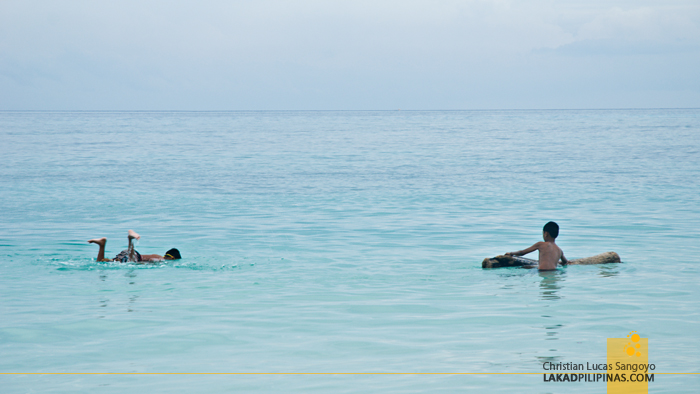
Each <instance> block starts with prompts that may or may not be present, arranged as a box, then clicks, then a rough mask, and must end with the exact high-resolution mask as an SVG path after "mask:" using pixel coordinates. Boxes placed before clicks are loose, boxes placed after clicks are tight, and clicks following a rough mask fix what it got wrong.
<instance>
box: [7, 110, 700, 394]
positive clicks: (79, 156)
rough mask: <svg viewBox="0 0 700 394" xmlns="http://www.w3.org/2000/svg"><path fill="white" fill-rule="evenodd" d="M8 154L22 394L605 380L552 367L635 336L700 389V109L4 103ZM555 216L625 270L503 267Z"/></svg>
mask: <svg viewBox="0 0 700 394" xmlns="http://www.w3.org/2000/svg"><path fill="white" fill-rule="evenodd" d="M0 157H1V158H2V160H1V162H0V212H1V213H2V214H1V215H0V356H1V357H0V387H1V389H0V391H2V392H3V393H125V392H137V393H138V392H148V393H192V392H202V393H205V392H206V393H229V392H245V393H368V392H370V393H464V392H474V393H486V392H490V393H596V392H597V393H605V392H606V384H605V383H601V382H585V381H584V382H581V381H578V382H545V381H544V379H543V378H544V377H545V376H546V375H545V373H546V372H547V371H545V370H544V368H545V364H546V363H554V364H557V363H562V364H566V363H581V364H584V365H585V364H586V363H588V364H598V363H606V357H607V356H606V355H607V353H606V352H607V348H606V346H607V339H608V338H626V337H628V336H629V335H630V334H631V333H633V332H636V333H638V334H639V335H640V336H641V337H643V338H648V344H649V345H648V347H649V349H648V360H649V363H650V364H652V363H653V364H654V367H655V369H654V370H653V371H650V373H654V375H655V377H654V381H653V382H649V383H648V389H649V392H650V393H651V392H653V393H696V392H697V387H698V385H700V375H699V374H698V373H700V356H698V354H700V345H699V344H698V343H699V342H698V340H697V336H698V333H700V301H699V300H700V286H699V285H698V284H699V282H700V257H699V256H700V231H699V226H700V109H620V110H500V111H486V110H484V111H228V112H226V111H224V112H172V111H162V112H147V111H146V112H110V111H105V112H99V111H98V112H51V111H48V112H42V111H29V112H13V111H1V112H0ZM550 220H552V221H555V222H557V223H558V224H559V226H560V229H561V230H560V233H559V237H558V238H557V243H558V245H559V246H560V247H561V248H562V250H563V251H564V253H565V255H566V256H567V257H568V258H570V259H571V258H577V257H587V256H592V255H595V254H598V253H603V252H607V251H615V252H617V253H618V254H619V255H620V257H621V260H622V263H620V264H606V265H591V266H568V267H561V268H559V269H557V270H556V271H551V272H538V271H537V270H533V269H522V268H501V269H482V266H481V262H482V260H483V259H484V258H487V257H493V256H495V255H499V254H503V253H505V252H510V251H515V250H520V249H524V248H526V247H528V246H530V245H532V244H533V243H535V242H537V241H540V240H541V239H542V227H543V225H544V224H545V223H546V222H548V221H550ZM128 230H134V231H136V232H137V233H139V234H140V235H141V238H140V240H138V242H137V243H136V249H137V250H138V251H139V252H140V253H141V254H161V255H162V254H164V253H165V252H166V251H167V250H168V249H170V248H173V247H175V248H178V249H179V250H180V252H181V254H182V256H183V258H182V259H181V260H176V261H166V262H161V263H155V264H145V265H144V264H135V263H116V262H97V261H96V259H95V258H96V256H97V251H98V247H97V246H96V245H93V244H88V243H87V240H89V239H92V238H99V237H106V238H107V244H106V250H107V253H106V255H107V257H113V256H114V255H116V254H117V253H119V252H120V251H121V250H123V249H126V247H127V231H128ZM532 257H533V258H535V259H536V258H537V255H536V253H533V255H532Z"/></svg>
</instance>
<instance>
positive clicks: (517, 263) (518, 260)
mask: <svg viewBox="0 0 700 394" xmlns="http://www.w3.org/2000/svg"><path fill="white" fill-rule="evenodd" d="M619 262H620V256H619V255H618V254H617V253H615V252H605V253H601V254H597V255H595V256H591V257H584V258H582V259H573V260H569V264H568V265H589V264H610V263H619ZM537 265H538V262H537V260H532V259H526V258H525V257H520V256H503V255H499V256H496V257H492V258H485V259H484V261H483V262H482V263H481V268H502V267H523V268H537Z"/></svg>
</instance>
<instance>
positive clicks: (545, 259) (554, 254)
mask: <svg viewBox="0 0 700 394" xmlns="http://www.w3.org/2000/svg"><path fill="white" fill-rule="evenodd" d="M558 235H559V225H558V224H556V223H554V222H549V223H547V224H545V225H544V228H543V229H542V238H544V242H538V243H536V244H534V245H532V246H530V247H529V248H527V249H523V250H519V251H517V252H510V253H506V256H523V255H526V254H528V253H530V252H534V251H535V250H538V251H539V252H540V258H539V262H540V264H539V269H540V270H541V271H548V270H554V269H557V263H558V262H559V259H561V262H562V264H568V263H569V261H568V260H567V259H566V257H564V252H562V251H561V249H559V246H557V244H556V243H554V240H555V239H556V238H557V236H558Z"/></svg>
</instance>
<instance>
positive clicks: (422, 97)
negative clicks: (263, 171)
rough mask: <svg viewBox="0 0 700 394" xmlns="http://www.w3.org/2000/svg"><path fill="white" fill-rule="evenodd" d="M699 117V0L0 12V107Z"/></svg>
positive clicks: (94, 4) (3, 5) (479, 0)
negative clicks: (571, 111) (598, 111)
mask: <svg viewBox="0 0 700 394" xmlns="http://www.w3.org/2000/svg"><path fill="white" fill-rule="evenodd" d="M698 107H700V1H698V0H689V1H680V0H664V1H646V0H636V1H629V0H606V1H600V0H581V1H579V0H571V1H564V0H559V1H557V0H527V1H508V0H460V1H452V0H430V1H423V0H417V1H416V0H400V1H399V0H389V1H382V0H373V1H365V0H352V1H344V0H338V1H335V0H318V1H316V0H300V1H294V0H286V1H274V0H251V1H248V0H241V1H235V0H209V1H207V0H200V1H178V0H167V1H155V0H154V1H149V0H146V1H143V0H141V1H129V0H120V1H109V0H104V1H81V0H71V1H63V0H43V1H36V0H21V1H14V0H0V110H394V109H406V110H420V109H426V110H449V109H568V108H698Z"/></svg>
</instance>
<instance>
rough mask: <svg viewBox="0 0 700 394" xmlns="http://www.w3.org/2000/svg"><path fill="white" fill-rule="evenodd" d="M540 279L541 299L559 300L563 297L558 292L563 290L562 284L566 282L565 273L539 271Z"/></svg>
mask: <svg viewBox="0 0 700 394" xmlns="http://www.w3.org/2000/svg"><path fill="white" fill-rule="evenodd" d="M539 274H540V278H542V280H541V281H540V291H541V295H540V297H541V298H542V299H543V300H558V299H560V298H561V296H560V295H559V294H558V291H559V290H560V289H561V286H560V282H563V281H564V275H566V274H565V271H559V270H554V271H539Z"/></svg>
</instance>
